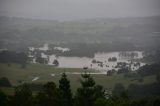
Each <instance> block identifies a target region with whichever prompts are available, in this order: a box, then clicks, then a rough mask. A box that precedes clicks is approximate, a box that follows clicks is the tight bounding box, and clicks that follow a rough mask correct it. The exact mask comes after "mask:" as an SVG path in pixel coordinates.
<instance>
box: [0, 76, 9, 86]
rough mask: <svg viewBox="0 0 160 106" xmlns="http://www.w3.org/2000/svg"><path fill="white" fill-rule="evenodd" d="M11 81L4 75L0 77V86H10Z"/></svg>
mask: <svg viewBox="0 0 160 106" xmlns="http://www.w3.org/2000/svg"><path fill="white" fill-rule="evenodd" d="M11 86H12V85H11V83H10V82H9V80H8V79H7V78H6V77H2V78H0V87H11Z"/></svg>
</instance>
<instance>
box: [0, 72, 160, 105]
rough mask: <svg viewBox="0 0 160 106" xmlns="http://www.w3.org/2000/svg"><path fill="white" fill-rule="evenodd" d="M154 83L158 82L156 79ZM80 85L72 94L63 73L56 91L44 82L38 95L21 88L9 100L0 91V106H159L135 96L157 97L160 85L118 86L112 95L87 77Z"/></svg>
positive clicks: (153, 100)
mask: <svg viewBox="0 0 160 106" xmlns="http://www.w3.org/2000/svg"><path fill="white" fill-rule="evenodd" d="M157 79H160V78H158V77H157ZM80 83H81V87H80V88H78V89H77V91H76V93H75V94H73V93H72V91H71V88H70V81H69V80H68V78H67V75H66V74H65V73H63V74H62V77H61V79H60V80H59V87H57V86H56V84H55V83H54V82H47V83H46V84H44V85H43V86H42V87H40V88H41V90H39V91H38V93H34V94H33V92H32V90H31V87H30V84H22V85H19V86H17V87H15V93H14V95H13V96H8V95H6V94H4V93H3V92H2V91H0V106H159V104H160V97H159V96H157V95H152V98H149V97H146V98H144V97H143V98H137V96H136V97H135V94H139V93H140V94H143V93H144V94H146V95H144V96H150V95H147V94H148V91H152V93H154V94H155V93H157V92H158V95H160V92H159V91H158V89H159V88H160V86H159V85H158V84H159V82H158V83H156V85H147V86H143V87H142V86H141V87H140V86H139V85H130V86H129V88H128V90H126V89H125V87H124V86H123V85H122V84H120V83H118V84H116V85H115V87H114V89H113V91H112V95H110V94H109V93H108V92H106V91H105V90H104V89H103V87H102V86H100V85H96V84H95V81H94V79H93V78H92V77H91V76H90V74H87V73H84V74H82V78H81V80H80ZM35 86H37V85H35ZM40 86H41V85H40ZM149 86H150V87H149ZM157 86H158V87H157ZM137 88H138V89H137ZM144 89H145V90H144ZM150 89H152V90H150ZM136 90H137V91H136ZM143 90H144V91H143ZM132 95H133V96H132ZM131 96H132V97H131ZM133 98H134V99H133Z"/></svg>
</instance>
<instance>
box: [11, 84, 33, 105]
mask: <svg viewBox="0 0 160 106" xmlns="http://www.w3.org/2000/svg"><path fill="white" fill-rule="evenodd" d="M32 100H33V97H32V91H31V89H30V87H29V85H28V84H23V85H20V86H18V87H16V88H15V95H14V97H13V105H14V106H32V105H33V101H32Z"/></svg>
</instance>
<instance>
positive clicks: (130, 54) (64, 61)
mask: <svg viewBox="0 0 160 106" xmlns="http://www.w3.org/2000/svg"><path fill="white" fill-rule="evenodd" d="M59 48H60V49H61V50H63V48H61V47H59ZM32 49H33V47H32ZM39 49H40V50H48V45H47V44H45V45H44V47H41V48H39ZM64 49H66V48H64ZM67 50H70V49H69V48H68V49H67ZM41 56H42V57H43V58H48V60H49V61H48V65H54V64H53V61H54V60H55V59H56V60H58V62H59V65H58V67H60V68H84V67H87V68H90V69H95V70H99V71H101V72H106V71H108V70H111V69H115V70H117V69H118V68H116V67H115V66H116V65H117V63H119V62H125V63H127V64H128V65H130V68H131V70H136V69H138V68H139V67H141V66H143V65H145V63H139V65H138V66H135V65H134V64H135V62H133V61H132V60H133V59H140V58H143V51H125V52H124V51H123V52H105V53H95V55H94V57H93V58H88V57H65V56H58V57H57V56H56V55H55V54H52V55H45V54H44V53H42V54H41ZM109 58H116V61H109ZM93 60H96V61H98V62H96V63H93V62H92V61H93Z"/></svg>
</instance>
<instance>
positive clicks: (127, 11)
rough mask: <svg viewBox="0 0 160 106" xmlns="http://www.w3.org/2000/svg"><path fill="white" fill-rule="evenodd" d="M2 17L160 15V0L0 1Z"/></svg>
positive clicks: (54, 18) (71, 17)
mask: <svg viewBox="0 0 160 106" xmlns="http://www.w3.org/2000/svg"><path fill="white" fill-rule="evenodd" d="M0 15H1V16H17V17H27V18H39V19H53V20H77V19H88V18H107V17H114V18H117V17H128V16H129V17H138V16H153V15H160V0H0Z"/></svg>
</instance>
